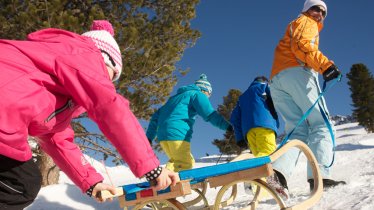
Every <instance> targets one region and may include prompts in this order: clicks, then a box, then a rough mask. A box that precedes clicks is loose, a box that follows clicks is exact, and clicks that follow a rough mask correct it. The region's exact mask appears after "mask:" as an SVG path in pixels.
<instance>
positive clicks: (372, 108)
mask: <svg viewBox="0 0 374 210" xmlns="http://www.w3.org/2000/svg"><path fill="white" fill-rule="evenodd" d="M347 77H348V79H349V81H348V85H349V86H350V88H349V89H350V90H351V98H352V102H353V104H352V106H353V107H354V109H353V116H354V117H355V118H356V119H357V121H358V123H359V125H362V126H363V127H365V129H366V130H367V131H368V132H374V78H373V75H372V74H371V73H370V71H369V69H368V68H367V67H366V66H365V65H364V64H362V63H359V64H354V65H352V67H351V70H350V72H349V73H348V74H347Z"/></svg>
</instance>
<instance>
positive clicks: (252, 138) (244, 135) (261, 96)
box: [230, 76, 279, 157]
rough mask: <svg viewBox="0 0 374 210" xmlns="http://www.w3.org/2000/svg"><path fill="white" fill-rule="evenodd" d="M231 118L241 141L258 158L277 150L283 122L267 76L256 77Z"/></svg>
mask: <svg viewBox="0 0 374 210" xmlns="http://www.w3.org/2000/svg"><path fill="white" fill-rule="evenodd" d="M230 121H231V123H232V125H233V127H234V133H235V138H236V141H237V143H238V144H239V145H245V144H247V145H248V146H249V148H250V150H251V151H252V153H253V155H254V156H255V157H262V156H266V155H270V154H271V153H272V152H274V150H275V148H276V141H275V140H276V136H277V130H278V127H279V121H278V115H277V113H276V111H275V109H274V105H273V101H272V99H271V95H270V90H269V87H268V80H267V78H266V77H264V76H261V77H256V78H255V79H254V81H253V82H252V83H251V85H250V86H249V87H248V89H247V90H246V91H245V92H244V93H243V94H242V95H240V96H239V100H238V102H237V103H236V107H235V108H234V110H233V111H232V113H231V118H230Z"/></svg>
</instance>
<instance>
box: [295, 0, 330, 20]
mask: <svg viewBox="0 0 374 210" xmlns="http://www.w3.org/2000/svg"><path fill="white" fill-rule="evenodd" d="M313 6H322V7H323V8H324V9H325V12H326V15H325V17H324V18H326V16H327V6H326V3H325V2H324V1H322V0H306V1H305V2H304V7H303V10H302V11H301V12H306V11H308V9H310V8H311V7H313Z"/></svg>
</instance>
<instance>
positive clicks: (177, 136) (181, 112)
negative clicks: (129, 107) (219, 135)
mask: <svg viewBox="0 0 374 210" xmlns="http://www.w3.org/2000/svg"><path fill="white" fill-rule="evenodd" d="M196 115H200V116H201V117H202V118H203V119H204V120H205V121H206V122H210V123H211V124H212V125H214V126H216V127H218V128H220V129H222V130H226V129H227V128H228V126H229V123H228V122H227V121H226V120H225V119H224V118H223V117H222V116H221V115H220V114H218V112H217V111H215V110H214V109H213V107H212V105H211V104H210V101H209V98H208V97H207V96H206V95H205V94H204V93H202V92H201V90H200V88H199V87H197V86H196V85H194V84H193V85H188V86H183V87H181V88H179V89H178V91H177V94H176V95H174V96H172V97H170V98H169V100H168V101H167V102H166V104H165V105H163V106H162V107H161V108H160V109H158V110H157V111H156V112H155V113H154V114H153V115H152V118H151V121H150V123H149V126H148V129H147V137H148V139H149V140H150V141H151V140H153V139H154V138H155V137H156V135H157V138H158V140H159V141H163V140H184V141H188V142H189V141H190V140H191V137H192V133H193V125H194V123H195V119H196Z"/></svg>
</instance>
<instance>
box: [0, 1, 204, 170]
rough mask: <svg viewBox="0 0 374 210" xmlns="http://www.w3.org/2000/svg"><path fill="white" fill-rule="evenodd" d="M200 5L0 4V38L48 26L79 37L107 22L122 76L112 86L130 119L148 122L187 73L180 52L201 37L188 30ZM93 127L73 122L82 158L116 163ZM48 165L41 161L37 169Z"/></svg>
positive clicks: (117, 159) (84, 121) (82, 121)
mask: <svg viewBox="0 0 374 210" xmlns="http://www.w3.org/2000/svg"><path fill="white" fill-rule="evenodd" d="M198 2H199V0H163V1H153V0H117V1H91V0H88V1H82V0H49V1H44V0H43V1H41V0H34V1H1V2H0V22H1V24H0V38H2V39H25V37H26V35H27V34H28V33H30V32H33V31H36V30H39V29H43V28H49V27H53V28H62V29H66V30H69V31H73V32H76V33H79V34H81V33H83V32H85V31H88V30H89V27H90V25H91V23H92V21H93V20H100V19H105V20H109V21H110V22H111V23H112V25H113V27H114V29H115V39H116V40H117V42H118V44H119V46H120V49H121V52H122V58H123V71H122V76H121V79H120V81H119V82H118V83H117V84H116V87H117V89H118V92H119V93H120V94H122V95H123V96H125V97H126V98H127V99H129V101H130V102H131V109H132V111H133V112H134V114H135V115H136V116H137V117H138V118H139V119H143V120H148V119H149V118H150V116H151V114H152V113H153V112H154V111H155V107H157V106H158V105H160V104H162V103H164V102H165V101H166V98H167V97H168V96H169V94H170V92H171V91H172V88H173V86H174V85H175V84H176V82H177V80H178V77H177V76H183V75H185V74H186V73H187V72H188V69H177V68H176V63H177V62H178V61H179V60H180V59H181V56H182V55H183V52H184V50H185V49H186V48H188V47H192V46H193V45H194V44H195V42H196V40H197V39H198V38H199V37H200V32H199V31H197V30H194V29H192V28H191V27H190V21H191V20H192V19H193V18H194V17H195V7H196V5H197V4H198ZM91 124H92V123H90V122H89V121H88V120H87V116H86V115H82V116H80V117H79V118H78V119H76V120H75V121H74V122H73V123H72V126H73V129H74V130H75V133H76V136H75V141H76V142H78V143H79V145H80V147H81V149H82V150H83V151H84V152H86V153H91V154H92V153H96V154H101V155H102V157H103V158H104V159H106V158H108V157H111V158H112V160H113V162H115V163H120V162H121V161H122V159H121V157H120V156H119V155H118V153H117V152H116V151H115V150H114V149H113V147H112V145H111V144H110V143H108V141H107V140H106V139H105V137H104V136H103V135H102V134H100V133H98V132H96V131H92V129H91V130H89V129H88V127H89V126H88V125H91ZM35 151H37V150H35ZM47 162H48V161H44V162H43V161H40V163H41V164H44V163H47ZM53 167H54V166H50V167H49V168H53ZM41 168H48V167H44V166H43V167H41ZM45 174H47V172H46V173H45Z"/></svg>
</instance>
